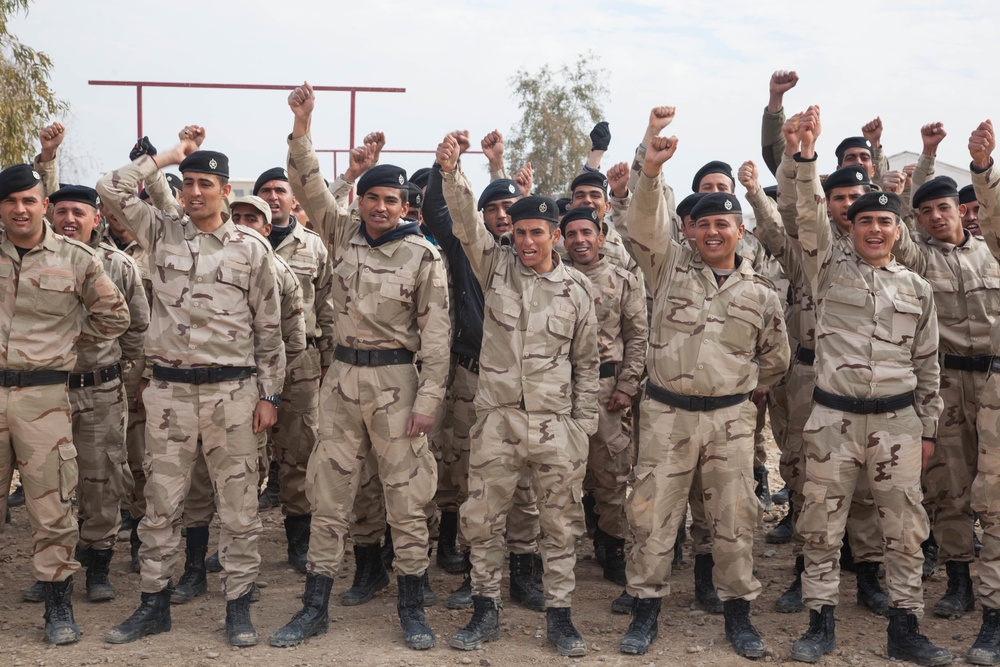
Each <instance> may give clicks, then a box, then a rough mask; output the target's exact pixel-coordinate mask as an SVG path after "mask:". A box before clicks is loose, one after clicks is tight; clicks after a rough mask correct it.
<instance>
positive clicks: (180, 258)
mask: <svg viewBox="0 0 1000 667" xmlns="http://www.w3.org/2000/svg"><path fill="white" fill-rule="evenodd" d="M153 264H154V270H153V273H154V275H153V276H152V278H153V292H154V293H156V294H159V295H161V296H166V297H168V300H169V301H172V302H177V301H180V299H182V298H183V297H184V293H185V291H188V290H190V286H191V268H192V267H193V266H194V258H193V257H191V255H190V254H189V253H188V252H183V253H182V252H178V251H176V250H172V249H171V248H169V247H162V248H158V249H157V251H156V254H155V255H154V257H153Z"/></svg>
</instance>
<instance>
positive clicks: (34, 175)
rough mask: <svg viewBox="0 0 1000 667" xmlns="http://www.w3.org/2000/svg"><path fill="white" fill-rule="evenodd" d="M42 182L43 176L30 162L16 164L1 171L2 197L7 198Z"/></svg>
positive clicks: (0, 195) (0, 197) (0, 196)
mask: <svg viewBox="0 0 1000 667" xmlns="http://www.w3.org/2000/svg"><path fill="white" fill-rule="evenodd" d="M41 182H42V177H41V176H39V175H38V172H37V171H35V170H34V169H32V168H31V165H30V164H15V165H14V166H13V167H7V168H6V169H4V170H3V171H0V199H6V198H7V197H8V196H9V195H12V194H14V193H15V192H24V191H25V190H30V189H31V188H33V187H35V186H36V185H38V184H39V183H41Z"/></svg>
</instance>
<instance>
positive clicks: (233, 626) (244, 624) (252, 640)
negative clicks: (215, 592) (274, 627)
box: [226, 588, 258, 646]
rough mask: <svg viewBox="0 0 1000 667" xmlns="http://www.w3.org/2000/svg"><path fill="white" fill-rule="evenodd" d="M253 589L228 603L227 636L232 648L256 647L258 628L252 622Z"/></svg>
mask: <svg viewBox="0 0 1000 667" xmlns="http://www.w3.org/2000/svg"><path fill="white" fill-rule="evenodd" d="M252 594H253V589H252V588H251V589H250V590H249V591H247V592H246V593H244V594H243V595H241V596H240V597H238V598H236V599H235V600H228V601H227V602H226V636H227V637H229V645H230V646H256V645H257V640H258V636H257V628H255V627H253V622H252V621H251V620H250V596H251V595H252Z"/></svg>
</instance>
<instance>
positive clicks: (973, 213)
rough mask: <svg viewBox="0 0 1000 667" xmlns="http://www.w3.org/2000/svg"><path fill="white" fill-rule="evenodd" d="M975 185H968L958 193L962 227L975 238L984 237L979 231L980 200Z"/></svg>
mask: <svg viewBox="0 0 1000 667" xmlns="http://www.w3.org/2000/svg"><path fill="white" fill-rule="evenodd" d="M974 187H975V186H973V185H966V186H965V187H964V188H962V189H961V190H959V191H958V211H959V213H961V214H962V227H964V228H965V229H967V230H969V233H970V234H972V235H973V236H982V235H983V234H982V231H981V230H980V229H979V200H977V199H976V192H975V190H974Z"/></svg>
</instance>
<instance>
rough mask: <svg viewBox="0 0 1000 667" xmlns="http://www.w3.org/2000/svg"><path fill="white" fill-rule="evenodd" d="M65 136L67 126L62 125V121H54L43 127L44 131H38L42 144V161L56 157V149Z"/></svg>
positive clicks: (48, 160)
mask: <svg viewBox="0 0 1000 667" xmlns="http://www.w3.org/2000/svg"><path fill="white" fill-rule="evenodd" d="M65 138H66V128H64V127H63V126H62V123H52V124H51V125H48V126H46V127H44V128H42V131H41V132H39V133H38V140H39V141H40V142H41V144H42V152H41V159H42V162H50V161H52V160H54V159H55V157H56V150H57V149H58V148H59V145H60V144H61V143H62V142H63V139H65Z"/></svg>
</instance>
